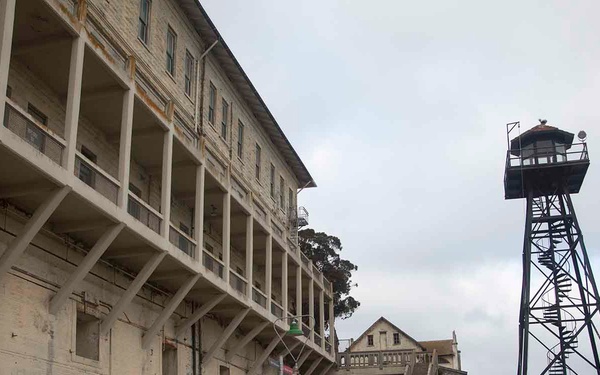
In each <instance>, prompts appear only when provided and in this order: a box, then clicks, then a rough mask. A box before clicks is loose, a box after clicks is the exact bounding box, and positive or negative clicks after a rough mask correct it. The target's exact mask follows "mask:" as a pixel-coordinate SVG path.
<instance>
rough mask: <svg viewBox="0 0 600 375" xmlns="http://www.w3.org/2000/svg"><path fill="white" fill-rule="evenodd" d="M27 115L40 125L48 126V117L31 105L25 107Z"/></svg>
mask: <svg viewBox="0 0 600 375" xmlns="http://www.w3.org/2000/svg"><path fill="white" fill-rule="evenodd" d="M27 113H29V114H30V115H31V117H33V119H34V120H35V121H37V122H39V123H40V124H42V125H48V116H46V115H45V114H44V113H43V112H42V111H40V110H39V109H37V108H36V107H34V106H33V105H32V104H31V103H29V104H28V105H27Z"/></svg>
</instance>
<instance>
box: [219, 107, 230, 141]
mask: <svg viewBox="0 0 600 375" xmlns="http://www.w3.org/2000/svg"><path fill="white" fill-rule="evenodd" d="M228 130H229V102H228V101H227V100H226V99H225V98H221V138H223V139H224V140H227V132H228Z"/></svg>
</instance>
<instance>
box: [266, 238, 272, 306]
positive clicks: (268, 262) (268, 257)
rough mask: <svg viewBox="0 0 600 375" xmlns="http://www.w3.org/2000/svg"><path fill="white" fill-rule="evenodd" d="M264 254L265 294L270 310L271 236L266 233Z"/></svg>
mask: <svg viewBox="0 0 600 375" xmlns="http://www.w3.org/2000/svg"><path fill="white" fill-rule="evenodd" d="M265 252H266V255H265V293H266V294H267V310H268V311H271V292H272V285H273V236H272V235H271V234H267V242H266V251H265Z"/></svg>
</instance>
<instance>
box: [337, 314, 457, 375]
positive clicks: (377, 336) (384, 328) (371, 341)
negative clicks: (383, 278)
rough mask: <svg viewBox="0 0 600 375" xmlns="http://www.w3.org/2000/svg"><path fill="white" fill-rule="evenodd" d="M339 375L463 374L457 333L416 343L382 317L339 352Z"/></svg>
mask: <svg viewBox="0 0 600 375" xmlns="http://www.w3.org/2000/svg"><path fill="white" fill-rule="evenodd" d="M338 364H339V368H338V371H337V373H338V374H339V375H344V374H349V375H376V374H381V375H396V374H402V375H452V374H466V372H464V371H462V369H461V363H460V351H459V350H458V340H457V338H456V334H455V333H454V332H453V333H452V338H451V339H447V340H436V341H417V340H415V339H413V338H412V337H410V336H409V335H408V334H407V333H405V332H404V331H402V330H401V329H400V328H398V327H397V326H396V325H394V324H392V323H391V322H390V321H389V320H387V319H386V318H384V317H381V318H379V319H378V320H377V321H375V323H373V324H372V325H371V326H370V327H369V328H368V329H367V330H366V331H364V332H363V333H362V334H361V335H360V336H359V337H358V339H356V340H353V339H350V345H349V346H348V348H347V349H346V350H345V351H344V352H340V353H338Z"/></svg>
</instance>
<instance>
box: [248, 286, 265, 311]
mask: <svg viewBox="0 0 600 375" xmlns="http://www.w3.org/2000/svg"><path fill="white" fill-rule="evenodd" d="M252 300H253V301H254V302H256V303H258V304H259V305H261V306H262V307H264V308H265V309H266V308H267V296H265V294H264V293H263V292H261V291H260V290H259V289H258V288H256V287H255V286H253V287H252Z"/></svg>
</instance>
